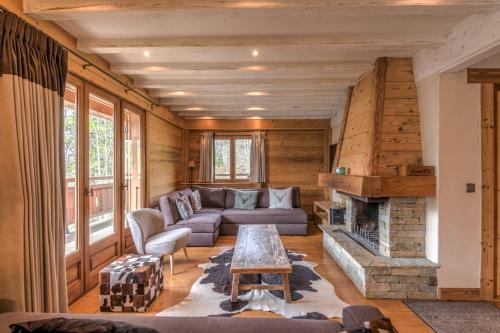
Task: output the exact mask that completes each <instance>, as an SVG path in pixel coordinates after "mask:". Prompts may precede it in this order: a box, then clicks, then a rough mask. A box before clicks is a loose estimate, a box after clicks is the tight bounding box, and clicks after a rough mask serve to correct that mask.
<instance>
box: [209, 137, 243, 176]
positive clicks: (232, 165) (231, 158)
mask: <svg viewBox="0 0 500 333" xmlns="http://www.w3.org/2000/svg"><path fill="white" fill-rule="evenodd" d="M238 139H245V140H250V141H252V135H251V134H243V133H238V134H230V133H216V134H215V135H214V156H215V140H229V142H230V145H229V147H230V148H229V166H230V167H229V179H221V178H216V173H215V158H213V165H214V177H213V180H214V182H215V183H224V182H226V183H249V182H250V174H248V179H236V140H238Z"/></svg>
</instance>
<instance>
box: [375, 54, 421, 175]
mask: <svg viewBox="0 0 500 333" xmlns="http://www.w3.org/2000/svg"><path fill="white" fill-rule="evenodd" d="M407 164H417V165H421V164H422V140H421V136H420V115H419V112H418V103H417V89H416V86H415V82H414V80H413V64H412V61H411V59H406V58H405V59H395V58H389V59H388V62H387V72H386V77H385V94H384V111H383V119H382V128H381V142H380V155H379V164H378V175H380V176H397V175H398V166H401V165H407Z"/></svg>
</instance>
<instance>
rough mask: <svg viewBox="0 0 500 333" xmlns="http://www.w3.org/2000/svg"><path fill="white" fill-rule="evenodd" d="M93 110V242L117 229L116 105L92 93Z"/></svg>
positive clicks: (91, 180)
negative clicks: (115, 226) (115, 220)
mask: <svg viewBox="0 0 500 333" xmlns="http://www.w3.org/2000/svg"><path fill="white" fill-rule="evenodd" d="M89 102H90V107H89V119H88V121H89V135H88V137H89V139H88V140H89V143H88V145H89V190H90V193H89V207H90V216H89V230H90V243H91V244H92V243H94V242H96V241H98V240H100V239H103V238H105V237H107V236H109V235H111V234H113V233H114V232H115V228H114V205H115V203H114V155H115V153H114V120H113V113H114V104H113V103H111V102H108V101H106V100H104V99H102V98H100V97H98V96H95V95H93V94H90V101H89Z"/></svg>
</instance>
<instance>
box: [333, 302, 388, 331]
mask: <svg viewBox="0 0 500 333" xmlns="http://www.w3.org/2000/svg"><path fill="white" fill-rule="evenodd" d="M384 317H385V316H384V315H383V314H382V312H380V310H379V309H377V308H376V307H374V306H371V305H351V306H348V307H346V308H344V310H343V311H342V322H343V324H344V326H345V327H347V328H349V327H356V326H358V325H360V324H362V323H364V322H365V321H370V320H373V319H380V318H384Z"/></svg>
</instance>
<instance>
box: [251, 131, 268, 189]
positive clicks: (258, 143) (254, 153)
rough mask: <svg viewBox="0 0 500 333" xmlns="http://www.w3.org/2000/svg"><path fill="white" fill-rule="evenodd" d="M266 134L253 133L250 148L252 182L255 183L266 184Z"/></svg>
mask: <svg viewBox="0 0 500 333" xmlns="http://www.w3.org/2000/svg"><path fill="white" fill-rule="evenodd" d="M265 141H266V133H264V132H255V133H252V146H251V148H250V181H251V182H255V183H265V182H266V142H265Z"/></svg>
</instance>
